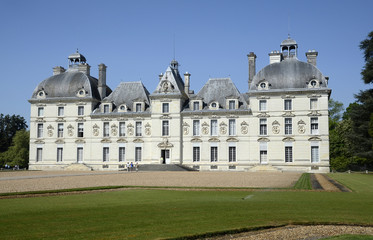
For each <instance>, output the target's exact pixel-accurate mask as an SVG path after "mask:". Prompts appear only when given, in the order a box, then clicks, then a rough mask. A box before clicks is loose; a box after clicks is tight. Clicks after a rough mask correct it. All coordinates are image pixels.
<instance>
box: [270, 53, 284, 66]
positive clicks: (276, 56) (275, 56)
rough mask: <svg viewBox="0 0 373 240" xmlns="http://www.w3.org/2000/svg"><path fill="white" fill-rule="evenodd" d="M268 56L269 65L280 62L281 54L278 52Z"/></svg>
mask: <svg viewBox="0 0 373 240" xmlns="http://www.w3.org/2000/svg"><path fill="white" fill-rule="evenodd" d="M268 55H269V64H272V63H276V62H281V60H282V53H280V51H272V52H271V53H270V54H268Z"/></svg>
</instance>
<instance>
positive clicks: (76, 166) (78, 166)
mask: <svg viewBox="0 0 373 240" xmlns="http://www.w3.org/2000/svg"><path fill="white" fill-rule="evenodd" d="M64 170H65V171H92V170H93V169H92V168H91V167H90V166H88V165H86V164H84V163H72V164H70V165H68V166H66V167H65V168H64Z"/></svg>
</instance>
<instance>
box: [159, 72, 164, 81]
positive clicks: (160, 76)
mask: <svg viewBox="0 0 373 240" xmlns="http://www.w3.org/2000/svg"><path fill="white" fill-rule="evenodd" d="M158 77H159V81H161V80H162V78H163V73H161V74H159V75H158Z"/></svg>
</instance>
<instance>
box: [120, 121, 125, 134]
mask: <svg viewBox="0 0 373 240" xmlns="http://www.w3.org/2000/svg"><path fill="white" fill-rule="evenodd" d="M125 135H126V124H125V122H120V123H119V136H120V137H124V136H125Z"/></svg>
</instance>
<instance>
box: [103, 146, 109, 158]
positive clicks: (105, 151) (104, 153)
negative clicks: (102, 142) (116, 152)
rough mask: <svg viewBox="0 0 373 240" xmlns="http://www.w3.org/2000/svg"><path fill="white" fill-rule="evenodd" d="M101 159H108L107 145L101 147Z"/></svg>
mask: <svg viewBox="0 0 373 240" xmlns="http://www.w3.org/2000/svg"><path fill="white" fill-rule="evenodd" d="M102 160H103V161H104V162H107V161H109V148H108V147H104V148H103V151H102Z"/></svg>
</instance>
